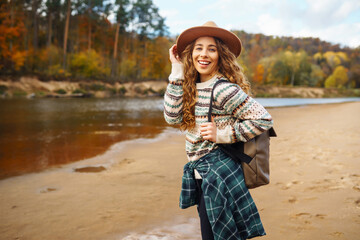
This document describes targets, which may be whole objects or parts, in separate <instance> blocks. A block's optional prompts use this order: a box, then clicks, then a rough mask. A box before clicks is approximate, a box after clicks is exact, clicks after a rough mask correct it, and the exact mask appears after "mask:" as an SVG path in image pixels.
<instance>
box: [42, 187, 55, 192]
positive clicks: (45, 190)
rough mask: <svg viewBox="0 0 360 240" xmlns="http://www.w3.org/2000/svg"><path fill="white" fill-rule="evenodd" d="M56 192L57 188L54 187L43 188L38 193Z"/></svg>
mask: <svg viewBox="0 0 360 240" xmlns="http://www.w3.org/2000/svg"><path fill="white" fill-rule="evenodd" d="M56 190H57V188H54V187H44V188H40V189H39V193H49V192H54V191H56Z"/></svg>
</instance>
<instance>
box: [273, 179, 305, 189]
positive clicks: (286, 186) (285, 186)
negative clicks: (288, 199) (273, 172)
mask: <svg viewBox="0 0 360 240" xmlns="http://www.w3.org/2000/svg"><path fill="white" fill-rule="evenodd" d="M303 183H304V182H302V181H299V180H293V181H291V182H288V183H287V184H284V183H282V182H278V183H276V185H280V186H281V189H282V190H288V189H289V188H290V187H292V186H293V185H298V184H303Z"/></svg>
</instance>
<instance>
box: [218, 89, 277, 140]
mask: <svg viewBox="0 0 360 240" xmlns="http://www.w3.org/2000/svg"><path fill="white" fill-rule="evenodd" d="M214 94H215V95H214V100H215V102H216V103H217V104H219V106H220V108H221V109H224V110H225V112H226V113H229V114H231V115H232V117H234V118H236V120H235V122H234V124H233V125H228V126H226V127H225V129H222V130H220V131H218V135H217V143H234V142H239V141H242V142H247V141H249V140H250V139H252V138H254V137H255V136H257V135H260V134H261V133H263V132H265V131H266V130H268V129H270V128H271V127H272V126H273V120H272V118H271V115H270V114H269V113H268V112H267V111H266V109H265V108H264V107H263V106H262V105H261V104H259V103H258V102H257V101H255V100H254V99H253V98H251V97H250V96H248V95H247V94H246V93H245V92H244V91H243V90H242V89H241V88H240V87H239V86H238V85H236V84H232V83H223V84H220V85H219V86H218V87H216V89H215V91H214Z"/></svg>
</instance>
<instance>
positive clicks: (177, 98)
mask: <svg viewBox="0 0 360 240" xmlns="http://www.w3.org/2000/svg"><path fill="white" fill-rule="evenodd" d="M169 55H170V61H171V65H172V69H171V74H170V76H169V84H168V85H167V88H166V92H165V96H164V117H165V121H166V122H167V123H168V124H179V123H181V122H182V109H183V81H184V67H183V64H182V62H181V61H180V58H179V56H178V55H177V52H176V45H173V46H172V47H171V48H170V50H169Z"/></svg>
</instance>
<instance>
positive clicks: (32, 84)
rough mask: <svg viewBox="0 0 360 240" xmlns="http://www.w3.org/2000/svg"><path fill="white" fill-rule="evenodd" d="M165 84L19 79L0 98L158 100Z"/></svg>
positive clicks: (332, 93) (324, 91)
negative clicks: (121, 98) (153, 98)
mask: <svg viewBox="0 0 360 240" xmlns="http://www.w3.org/2000/svg"><path fill="white" fill-rule="evenodd" d="M167 84H168V82H167V81H165V80H163V81H156V80H153V81H142V82H139V81H136V82H127V83H119V82H116V83H113V84H110V83H107V82H102V81H79V82H71V81H54V80H50V81H46V82H43V81H40V80H39V79H38V78H36V77H21V78H20V79H19V80H17V81H13V80H9V79H1V78H0V98H1V97H2V98H13V97H27V98H44V97H52V98H79V97H95V98H110V97H161V96H163V95H164V93H165V89H166V86H167ZM252 95H253V96H254V97H256V98H334V97H360V89H337V88H319V87H302V86H295V87H291V86H269V85H262V86H256V85H254V86H253V87H252Z"/></svg>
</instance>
